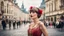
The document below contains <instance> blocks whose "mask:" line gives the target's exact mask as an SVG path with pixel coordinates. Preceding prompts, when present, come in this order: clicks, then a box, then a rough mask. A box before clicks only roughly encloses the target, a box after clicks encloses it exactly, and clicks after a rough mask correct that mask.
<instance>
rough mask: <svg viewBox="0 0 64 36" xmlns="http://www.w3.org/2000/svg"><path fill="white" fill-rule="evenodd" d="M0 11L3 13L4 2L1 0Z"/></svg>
mask: <svg viewBox="0 0 64 36" xmlns="http://www.w3.org/2000/svg"><path fill="white" fill-rule="evenodd" d="M1 12H2V13H4V3H3V1H2V2H1Z"/></svg>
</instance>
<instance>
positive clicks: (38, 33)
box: [28, 27, 42, 36]
mask: <svg viewBox="0 0 64 36" xmlns="http://www.w3.org/2000/svg"><path fill="white" fill-rule="evenodd" d="M30 30H31V31H30ZM30 32H31V34H32V36H41V35H42V31H41V30H40V27H36V28H33V29H30V28H29V29H28V33H30Z"/></svg>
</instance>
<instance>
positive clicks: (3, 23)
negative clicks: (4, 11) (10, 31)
mask: <svg viewBox="0 0 64 36" xmlns="http://www.w3.org/2000/svg"><path fill="white" fill-rule="evenodd" d="M2 27H3V30H5V29H6V21H5V20H4V19H3V20H2Z"/></svg>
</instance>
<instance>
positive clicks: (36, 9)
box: [30, 6, 43, 14]
mask: <svg viewBox="0 0 64 36" xmlns="http://www.w3.org/2000/svg"><path fill="white" fill-rule="evenodd" d="M30 10H35V11H38V12H39V13H40V14H42V12H43V10H41V9H39V8H37V7H33V6H31V7H30Z"/></svg>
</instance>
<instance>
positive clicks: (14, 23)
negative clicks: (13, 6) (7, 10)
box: [13, 21, 16, 29]
mask: <svg viewBox="0 0 64 36" xmlns="http://www.w3.org/2000/svg"><path fill="white" fill-rule="evenodd" d="M15 25H16V21H14V22H13V29H15Z"/></svg>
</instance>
